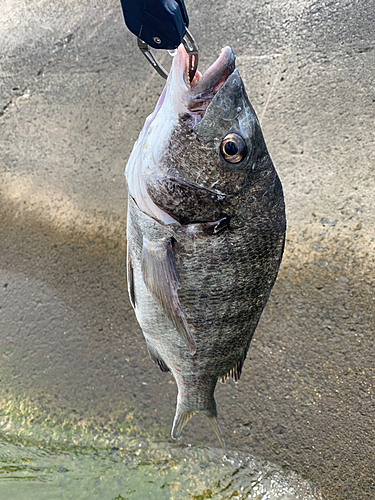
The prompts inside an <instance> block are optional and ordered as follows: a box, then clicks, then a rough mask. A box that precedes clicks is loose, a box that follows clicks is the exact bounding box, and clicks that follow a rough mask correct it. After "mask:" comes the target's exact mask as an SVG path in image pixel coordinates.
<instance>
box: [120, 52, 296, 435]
mask: <svg viewBox="0 0 375 500" xmlns="http://www.w3.org/2000/svg"><path fill="white" fill-rule="evenodd" d="M187 60H188V57H187V54H186V52H185V50H184V48H183V46H182V45H181V46H180V47H179V49H178V51H177V54H176V56H175V57H174V61H173V64H172V68H171V71H170V75H169V77H168V80H167V83H166V86H165V88H164V90H163V93H162V94H161V96H160V99H159V102H158V103H157V105H156V109H155V111H154V112H153V114H152V115H150V116H149V117H148V118H147V120H146V123H145V126H144V127H143V130H142V131H141V133H140V136H139V139H138V141H137V142H136V144H135V146H134V149H133V151H132V154H131V156H130V158H129V162H128V164H127V167H126V172H125V175H126V179H127V185H128V192H129V206H128V224H127V244H128V255H127V265H128V288H129V296H130V300H131V303H132V306H133V307H134V310H135V314H136V316H137V319H138V322H139V324H140V326H141V328H142V330H143V334H144V337H145V339H146V343H147V348H148V350H149V353H150V356H151V358H152V359H153V361H154V362H155V363H156V364H158V365H159V367H160V369H161V370H162V371H165V372H166V371H171V372H172V374H173V376H174V378H175V380H176V383H177V386H178V397H177V408H176V415H175V418H174V422H173V428H172V437H173V438H175V439H178V438H179V437H180V436H181V433H182V429H183V428H184V426H185V424H186V422H187V421H188V420H189V419H190V417H191V416H192V415H193V414H194V413H195V412H197V411H202V412H203V413H204V414H205V415H206V416H207V417H208V418H209V420H210V422H211V423H212V425H213V428H214V430H215V432H216V434H217V436H218V437H219V439H220V441H221V442H222V443H223V439H222V435H221V431H220V428H219V425H218V421H217V411H216V404H215V400H214V391H215V386H216V383H217V381H218V380H219V379H221V380H223V379H226V378H232V379H233V380H235V381H237V380H238V379H239V378H240V375H241V369H242V365H243V363H244V360H245V358H246V354H247V351H248V348H249V344H250V340H251V338H252V336H253V333H254V330H255V328H256V326H257V323H258V321H259V317H260V315H261V313H262V310H263V308H264V306H265V304H266V302H267V299H268V297H269V294H270V291H271V288H272V286H273V284H274V282H275V279H276V275H277V272H278V270H279V266H280V261H281V256H282V253H283V248H284V238H285V226H286V221H285V208H284V199H283V191H282V187H281V183H280V180H279V178H278V176H277V173H276V171H275V169H274V167H273V164H272V161H271V158H270V156H269V154H268V151H267V148H266V145H265V142H264V138H263V135H262V132H261V129H260V125H259V122H258V119H257V117H256V114H255V112H254V110H253V108H252V106H251V104H250V103H249V100H248V97H247V95H246V92H245V89H244V86H243V83H242V80H241V77H240V75H239V73H238V71H237V70H236V69H235V65H234V61H235V56H234V54H233V52H232V50H231V49H230V48H229V47H226V48H224V49H223V50H222V52H221V54H220V56H219V58H218V59H217V60H216V62H215V63H214V64H213V65H212V66H211V67H210V68H209V69H208V70H207V71H206V73H205V74H204V75H203V76H202V75H201V74H200V73H197V75H196V76H195V78H194V80H193V82H191V83H190V82H189V81H188V80H189V77H188V71H187Z"/></svg>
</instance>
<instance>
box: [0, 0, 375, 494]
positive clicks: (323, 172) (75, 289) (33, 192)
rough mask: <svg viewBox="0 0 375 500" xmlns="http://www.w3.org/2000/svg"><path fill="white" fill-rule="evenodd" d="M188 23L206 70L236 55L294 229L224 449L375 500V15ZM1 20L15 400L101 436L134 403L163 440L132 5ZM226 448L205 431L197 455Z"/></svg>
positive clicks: (142, 96)
mask: <svg viewBox="0 0 375 500" xmlns="http://www.w3.org/2000/svg"><path fill="white" fill-rule="evenodd" d="M187 8H188V12H189V15H190V23H191V24H190V27H191V30H192V32H193V34H194V35H195V37H196V39H197V42H198V44H199V46H200V47H201V62H200V68H201V70H202V69H205V68H207V67H208V65H209V64H211V63H212V62H213V60H214V59H215V58H216V57H217V54H218V53H219V51H220V49H221V47H222V46H224V45H230V46H231V47H232V48H233V49H234V51H235V53H236V55H237V67H238V69H239V71H240V73H241V75H242V78H243V80H244V82H245V85H246V88H247V91H248V95H249V98H250V100H251V102H252V104H253V105H254V107H255V109H256V111H257V113H258V115H259V117H260V120H261V123H262V127H263V132H264V135H265V138H266V141H267V144H268V147H269V150H270V153H271V156H272V158H273V160H274V163H275V166H276V168H277V170H278V172H279V175H280V178H281V180H282V183H283V186H284V191H285V198H286V205H287V215H288V241H287V246H286V252H285V256H284V260H283V264H282V269H281V272H280V275H279V278H278V281H277V283H276V285H275V288H274V291H273V293H272V295H271V298H270V301H269V304H268V306H267V308H266V310H265V311H264V314H263V317H262V319H261V322H260V325H259V327H258V330H257V332H256V335H255V339H254V342H253V344H252V348H251V349H250V353H249V356H248V360H247V361H246V363H245V367H244V372H243V375H242V378H241V381H240V383H239V384H238V385H234V384H231V383H229V384H226V385H223V386H219V388H218V391H217V402H218V406H219V409H220V414H219V417H220V420H221V425H222V429H223V433H224V435H225V439H226V441H227V446H228V448H229V449H238V450H243V451H246V452H249V453H252V454H254V455H256V456H258V457H265V458H267V459H269V460H271V461H273V462H276V463H278V464H281V465H283V466H286V467H289V468H291V469H294V470H297V471H298V472H299V473H300V474H302V475H303V476H304V477H306V478H308V479H309V480H311V481H312V482H314V483H315V484H316V485H318V486H319V487H320V488H321V489H322V491H323V493H324V494H325V495H326V496H327V498H329V499H345V500H364V499H369V500H370V499H373V498H374V497H375V482H374V481H375V466H374V441H375V440H374V395H373V392H372V390H373V381H374V342H373V336H374V328H373V326H374V246H375V236H374V221H375V218H374V201H373V200H374V197H375V182H374V166H375V165H374V160H375V148H374V109H375V104H374V102H375V92H374V76H375V70H374V68H375V42H374V30H375V9H374V3H373V1H372V0H358V1H356V2H354V1H350V0H340V2H338V1H326V2H321V1H314V0H303V1H298V2H297V1H295V0H269V1H260V0H253V1H252V2H248V1H245V0H239V1H237V2H234V1H232V0H229V1H228V2H224V1H223V0H220V1H217V2H211V1H210V2H201V1H198V0H191V1H188V2H187ZM0 19H1V20H0V26H1V29H0V64H1V69H0V99H1V101H0V115H1V116H0V179H1V184H0V194H1V198H0V213H1V219H0V220H1V222H0V285H1V288H0V289H1V292H0V293H1V299H0V300H1V302H0V304H1V309H0V351H1V356H2V357H1V360H0V363H1V373H2V380H3V382H6V384H4V383H3V384H2V385H3V387H2V389H1V391H2V393H3V392H4V391H5V390H11V391H13V393H14V394H18V395H22V394H27V395H28V397H29V398H34V399H35V400H37V401H39V404H40V405H41V406H43V405H46V403H45V401H48V405H49V406H48V407H51V408H52V407H53V406H54V405H55V406H56V407H59V408H63V409H66V411H68V410H69V409H70V410H71V411H75V412H76V413H77V414H80V415H81V417H80V418H84V416H85V414H86V412H91V413H93V412H94V414H95V415H96V418H97V420H98V421H100V422H103V424H102V425H103V426H104V425H107V426H108V425H110V424H109V423H108V419H109V417H108V415H109V414H110V408H111V406H116V407H117V406H118V404H119V402H120V403H121V402H122V401H123V404H124V408H125V407H129V406H132V407H134V408H136V411H135V413H136V415H137V418H138V424H139V426H140V427H141V428H143V429H147V428H148V427H150V426H151V425H153V426H154V427H156V428H158V429H161V430H162V431H161V435H162V434H163V433H164V432H166V430H167V429H168V428H169V427H170V425H171V422H172V418H173V414H174V406H175V397H176V389H175V386H174V382H173V381H172V380H171V378H170V375H165V374H162V373H160V372H159V371H158V369H157V367H156V366H154V365H153V364H152V362H151V360H150V359H149V357H148V355H147V352H146V349H145V345H144V340H143V338H142V334H141V331H140V329H139V327H138V326H137V323H136V321H135V317H134V315H133V312H132V310H131V307H130V305H129V302H128V298H127V293H126V282H125V261H124V255H125V244H126V242H125V220H126V188H125V181H124V178H123V171H124V167H125V164H126V160H127V158H128V156H129V154H130V151H131V148H132V145H133V143H134V141H135V140H136V138H137V135H138V133H139V131H140V129H141V128H142V126H143V123H144V120H145V118H146V116H147V115H148V114H149V113H150V112H151V111H152V110H153V107H154V105H155V102H156V100H157V98H158V95H159V94H160V92H161V90H162V87H163V81H162V79H161V78H160V77H159V76H158V75H157V74H156V72H155V71H154V70H152V68H151V67H150V66H149V65H148V64H147V62H146V60H145V59H144V58H143V56H142V55H141V54H140V53H139V51H138V50H137V49H136V43H135V39H134V37H133V36H132V35H131V34H130V33H129V32H128V31H127V30H126V28H125V26H124V23H123V19H122V13H121V9H120V6H119V2H116V1H115V0H113V1H112V0H105V1H100V2H95V1H92V2H83V1H81V0H80V1H74V2H73V1H72V0H61V1H59V2H54V3H52V2H50V0H37V1H34V2H26V1H25V2H21V1H17V0H5V2H4V0H3V2H1V4H0ZM159 58H160V59H161V61H164V62H166V63H167V62H168V58H169V56H168V54H160V55H159ZM163 435H164V434H163ZM215 439H216V438H215V436H214V435H213V433H212V431H211V429H210V428H209V426H208V424H207V423H206V422H205V420H204V418H203V417H200V416H197V417H195V418H194V419H193V420H192V421H191V422H190V423H189V424H188V426H187V428H186V432H185V434H184V437H183V440H184V441H185V442H190V443H206V444H209V445H214V446H216V445H217V443H216V441H215Z"/></svg>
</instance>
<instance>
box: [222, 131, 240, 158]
mask: <svg viewBox="0 0 375 500" xmlns="http://www.w3.org/2000/svg"><path fill="white" fill-rule="evenodd" d="M220 152H221V155H222V157H223V158H224V160H225V161H226V162H228V163H239V162H240V161H241V160H243V159H244V157H245V156H246V153H247V147H246V142H245V141H244V139H243V138H242V137H241V136H240V135H238V134H233V133H232V134H228V135H227V136H225V137H224V139H223V140H222V142H221V146H220Z"/></svg>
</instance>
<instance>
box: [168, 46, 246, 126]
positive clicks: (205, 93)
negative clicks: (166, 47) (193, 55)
mask: <svg viewBox="0 0 375 500" xmlns="http://www.w3.org/2000/svg"><path fill="white" fill-rule="evenodd" d="M178 56H179V58H180V64H179V66H180V68H179V70H180V71H182V73H183V79H184V83H185V86H186V90H187V92H186V94H185V96H186V107H187V110H188V111H189V112H191V113H197V114H199V115H201V117H203V115H204V113H205V111H206V109H207V107H208V106H209V104H210V102H211V101H212V99H213V97H214V96H215V95H216V94H217V93H218V92H219V90H220V89H221V88H222V87H223V85H224V84H225V82H226V81H227V79H228V77H229V75H231V74H232V73H233V71H234V70H235V59H236V56H235V55H234V53H233V50H232V49H231V48H230V47H224V48H223V49H222V50H221V52H220V55H219V57H218V58H217V59H216V61H215V62H214V63H213V64H212V65H211V66H210V67H209V68H208V69H207V70H206V71H205V73H204V74H203V75H202V74H201V73H200V72H199V71H197V72H196V73H195V76H194V78H193V80H192V81H191V82H190V78H189V56H188V54H187V52H186V51H185V48H184V46H183V45H180V47H179V49H178ZM181 63H182V64H181Z"/></svg>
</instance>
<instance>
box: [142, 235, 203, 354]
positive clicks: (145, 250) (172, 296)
mask: <svg viewBox="0 0 375 500" xmlns="http://www.w3.org/2000/svg"><path fill="white" fill-rule="evenodd" d="M142 277H143V281H144V283H145V285H146V287H147V289H148V290H149V291H150V292H151V293H152V294H153V295H154V297H155V298H156V299H157V301H158V302H159V304H160V306H161V307H162V308H163V311H164V313H165V314H166V316H167V317H168V318H169V319H170V320H171V321H172V323H173V325H174V327H175V328H176V330H177V331H178V333H179V334H180V335H181V337H182V338H183V339H184V340H185V342H186V344H187V346H188V347H189V351H190V354H195V351H196V343H195V339H194V336H193V334H192V332H191V327H190V326H189V325H188V324H187V322H186V318H185V314H184V312H183V311H182V309H181V306H180V302H179V300H178V295H177V290H178V288H180V285H181V280H180V276H179V274H178V270H177V267H176V262H175V260H174V255H173V249H172V239H171V238H166V239H164V240H161V241H159V242H157V243H155V242H151V241H148V240H147V239H146V238H143V246H142Z"/></svg>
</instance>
